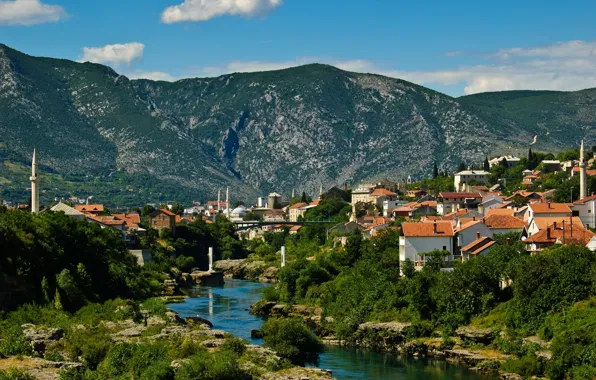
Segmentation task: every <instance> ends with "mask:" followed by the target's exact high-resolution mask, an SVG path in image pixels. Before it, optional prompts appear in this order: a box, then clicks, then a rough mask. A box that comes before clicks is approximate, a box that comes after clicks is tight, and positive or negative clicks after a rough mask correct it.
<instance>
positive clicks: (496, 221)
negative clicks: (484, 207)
mask: <svg viewBox="0 0 596 380" xmlns="http://www.w3.org/2000/svg"><path fill="white" fill-rule="evenodd" d="M512 211H513V210H512ZM484 224H486V226H487V227H488V228H493V229H498V230H521V229H523V228H524V226H525V223H524V221H523V220H521V219H520V218H516V217H515V216H513V215H501V214H493V215H490V216H487V217H486V218H485V219H484Z"/></svg>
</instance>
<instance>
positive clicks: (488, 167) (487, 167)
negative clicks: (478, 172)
mask: <svg viewBox="0 0 596 380" xmlns="http://www.w3.org/2000/svg"><path fill="white" fill-rule="evenodd" d="M484 170H485V171H487V172H490V163H489V162H488V157H486V158H485V159H484Z"/></svg>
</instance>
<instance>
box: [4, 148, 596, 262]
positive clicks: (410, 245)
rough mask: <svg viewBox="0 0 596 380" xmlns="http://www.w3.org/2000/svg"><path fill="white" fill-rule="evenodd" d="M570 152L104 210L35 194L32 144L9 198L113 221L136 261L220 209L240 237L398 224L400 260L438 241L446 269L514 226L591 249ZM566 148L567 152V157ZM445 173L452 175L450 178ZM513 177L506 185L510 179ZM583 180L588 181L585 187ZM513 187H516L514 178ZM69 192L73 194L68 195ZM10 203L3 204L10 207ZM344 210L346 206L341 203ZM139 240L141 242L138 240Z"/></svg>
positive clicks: (582, 171) (589, 157) (545, 239)
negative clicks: (23, 197)
mask: <svg viewBox="0 0 596 380" xmlns="http://www.w3.org/2000/svg"><path fill="white" fill-rule="evenodd" d="M575 153H577V155H578V157H576V158H574V157H572V158H570V159H568V160H564V161H561V160H556V159H552V158H553V157H549V156H553V155H540V154H537V153H532V151H531V150H530V153H529V155H528V157H527V158H526V157H524V158H523V159H520V158H518V157H513V156H501V157H494V158H492V159H490V160H489V159H486V160H485V162H484V164H483V167H482V168H479V169H474V168H465V167H462V166H460V169H464V170H460V171H458V172H457V173H455V174H454V175H453V176H452V177H449V176H446V175H444V174H440V173H438V170H437V167H436V164H435V168H434V173H433V179H434V180H435V181H434V182H437V180H440V179H441V178H443V182H445V181H444V180H445V179H447V181H448V183H447V185H446V186H445V185H444V184H443V188H440V186H439V188H437V186H435V185H433V183H432V182H433V181H432V180H428V179H427V180H423V181H422V182H413V181H412V179H411V177H408V180H407V181H405V183H399V182H391V181H382V182H379V183H369V184H359V185H358V186H357V187H356V188H354V189H348V188H347V186H346V188H345V189H343V190H341V189H337V188H333V189H331V190H329V191H328V192H324V190H323V186H322V185H321V187H320V190H319V194H318V195H317V197H316V199H314V200H313V199H312V198H311V197H310V196H308V195H307V194H305V193H302V194H300V195H298V196H297V195H296V194H295V192H294V191H292V194H291V196H290V197H288V198H284V197H283V196H282V195H281V194H278V193H275V192H273V193H270V194H269V195H268V196H266V197H259V198H258V199H257V200H256V202H255V204H253V205H249V206H247V205H245V204H244V203H243V202H235V203H234V204H233V203H232V200H231V198H230V197H231V195H232V194H231V192H230V188H227V189H226V190H225V200H224V199H223V195H222V191H219V192H218V194H217V199H215V200H209V201H207V202H205V203H204V204H202V203H201V202H195V203H194V204H192V205H190V207H186V208H185V207H183V206H182V205H180V204H179V203H175V202H168V203H167V204H165V205H159V204H148V205H144V206H143V207H142V209H141V208H136V209H130V210H128V211H126V212H119V213H116V212H114V213H111V212H110V211H109V210H108V209H107V208H106V207H105V206H104V205H103V204H90V203H89V198H87V199H86V200H84V201H83V200H80V199H76V198H74V199H71V200H62V199H59V200H58V199H57V203H55V204H54V205H51V206H48V207H45V208H44V207H42V206H41V205H40V204H39V189H40V176H39V173H38V162H37V157H36V152H35V150H34V152H33V161H32V174H31V178H30V180H31V203H30V205H18V206H13V207H12V208H16V209H21V210H24V211H27V210H30V211H31V212H32V213H35V214H37V213H40V212H46V211H48V210H49V211H52V212H63V213H65V214H66V215H68V216H70V217H73V218H76V219H80V220H86V221H88V222H89V223H96V224H98V225H100V226H101V227H102V228H109V229H114V230H116V231H118V233H120V234H121V235H122V238H123V239H124V240H125V241H126V243H127V245H128V246H129V247H130V249H131V252H133V254H135V256H137V257H138V259H139V263H145V262H147V261H150V260H151V254H150V251H149V250H148V249H146V248H148V247H141V244H140V238H141V237H142V236H144V235H145V234H147V231H148V229H152V230H155V231H157V232H158V233H159V234H160V236H175V235H176V226H177V225H180V224H190V223H193V222H195V221H197V220H201V221H202V222H204V223H207V224H209V223H213V222H214V221H215V220H217V218H225V219H226V220H228V221H230V222H232V223H233V224H234V225H235V228H236V231H237V232H236V233H237V234H238V236H239V237H240V238H242V239H245V240H253V239H263V236H264V234H266V233H270V232H273V233H280V232H284V233H287V234H290V235H292V234H298V233H299V232H300V230H301V229H302V228H303V226H304V225H308V224H321V225H323V226H324V227H325V229H326V236H327V237H328V238H329V237H331V238H332V239H333V244H341V245H345V244H346V242H347V239H348V236H350V235H351V234H353V233H355V232H357V233H361V234H362V236H363V237H364V238H371V237H374V236H376V235H377V234H378V233H379V232H380V231H382V230H385V229H391V230H397V231H399V236H400V238H399V239H400V240H399V252H400V253H399V254H400V266H403V265H404V263H405V262H406V260H409V261H411V262H412V263H414V266H415V268H417V269H421V268H422V267H423V266H424V265H425V260H426V256H425V254H426V253H428V252H433V251H442V252H444V256H445V265H444V267H445V268H444V269H445V270H450V269H453V264H455V263H457V262H462V261H464V260H469V259H471V258H473V257H475V256H478V255H482V254H484V253H487V252H488V251H489V249H490V248H491V247H492V246H493V245H494V244H495V243H496V241H495V236H496V235H499V234H508V233H515V234H517V235H516V236H519V239H520V240H521V241H523V242H524V244H525V246H526V250H527V251H528V252H529V253H530V254H532V255H534V254H537V253H539V252H540V251H542V250H544V249H546V248H549V247H551V246H553V245H555V244H562V245H569V244H579V245H582V246H586V247H588V248H589V249H590V250H592V251H596V233H595V231H596V230H595V229H596V195H594V193H593V192H592V193H589V191H588V190H589V189H590V190H592V191H594V190H596V187H595V183H596V181H595V180H596V151H594V149H592V151H590V152H587V151H586V150H585V148H584V143H583V141H582V143H581V147H580V149H579V150H575V151H571V153H569V152H568V153H566V154H564V155H563V156H564V157H562V158H569V156H574V154H575ZM565 155H566V156H567V157H565ZM511 171H515V172H517V173H518V178H519V177H521V182H519V184H515V182H512V181H513V179H511V178H510V179H509V184H507V178H497V179H496V180H494V178H495V175H497V176H500V175H504V174H506V173H509V175H510V174H511V173H510V172H511ZM578 177H579V192H578V193H577V194H575V196H576V197H577V200H575V201H574V199H575V198H574V194H573V190H572V188H571V193H570V194H569V197H570V198H569V201H567V200H564V201H562V202H561V201H559V202H557V201H556V198H561V197H563V198H564V197H566V195H560V194H559V195H558V196H557V191H560V189H557V188H551V189H548V190H543V191H539V190H537V189H538V188H539V187H542V185H540V184H541V183H545V184H546V183H548V181H551V182H552V181H553V179H554V178H558V179H559V180H560V181H564V182H565V183H570V182H572V181H575V180H577V178H578ZM451 178H452V180H451ZM512 185H513V189H512ZM589 185H591V187H590V188H589ZM516 186H517V187H518V188H517V189H515V187H516ZM329 197H335V198H337V199H340V202H341V203H342V204H343V205H344V207H343V208H341V209H342V211H341V212H340V213H339V214H336V215H327V216H326V217H325V218H316V219H313V218H312V217H310V218H309V215H311V213H309V210H313V209H317V207H318V206H319V205H320V203H321V202H324V201H325V199H326V198H329ZM73 201H74V202H73ZM9 208H10V207H9ZM348 210H349V211H348ZM141 248H145V249H141Z"/></svg>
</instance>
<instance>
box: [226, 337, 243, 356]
mask: <svg viewBox="0 0 596 380" xmlns="http://www.w3.org/2000/svg"><path fill="white" fill-rule="evenodd" d="M222 349H224V350H226V351H229V352H232V353H234V354H236V355H238V356H242V354H244V352H245V351H246V341H245V340H244V339H240V338H232V339H228V340H227V341H226V342H225V343H224V344H223V346H222Z"/></svg>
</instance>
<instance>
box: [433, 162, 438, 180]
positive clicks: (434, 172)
mask: <svg viewBox="0 0 596 380" xmlns="http://www.w3.org/2000/svg"><path fill="white" fill-rule="evenodd" d="M438 176H439V168H438V167H437V161H435V164H434V166H433V178H437V177H438Z"/></svg>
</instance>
